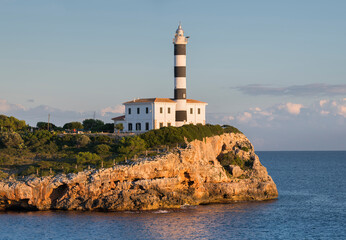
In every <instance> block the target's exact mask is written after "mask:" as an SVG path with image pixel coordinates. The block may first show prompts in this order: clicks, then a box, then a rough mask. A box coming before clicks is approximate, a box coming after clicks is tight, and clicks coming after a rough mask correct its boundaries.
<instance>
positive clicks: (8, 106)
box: [0, 99, 25, 113]
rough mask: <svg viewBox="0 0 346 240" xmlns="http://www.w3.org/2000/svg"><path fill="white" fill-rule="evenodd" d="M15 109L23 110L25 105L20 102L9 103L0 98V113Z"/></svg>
mask: <svg viewBox="0 0 346 240" xmlns="http://www.w3.org/2000/svg"><path fill="white" fill-rule="evenodd" d="M17 110H25V107H24V106H23V105H20V104H12V103H9V102H7V100H5V99H0V113H8V112H11V111H17Z"/></svg>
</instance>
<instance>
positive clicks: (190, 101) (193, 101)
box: [186, 99, 206, 103]
mask: <svg viewBox="0 0 346 240" xmlns="http://www.w3.org/2000/svg"><path fill="white" fill-rule="evenodd" d="M186 103H206V102H202V101H198V100H194V99H186Z"/></svg>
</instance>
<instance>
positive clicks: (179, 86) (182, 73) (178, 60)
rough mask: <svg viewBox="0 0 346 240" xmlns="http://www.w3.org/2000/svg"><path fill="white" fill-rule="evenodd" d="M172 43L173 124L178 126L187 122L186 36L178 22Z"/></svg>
mask: <svg viewBox="0 0 346 240" xmlns="http://www.w3.org/2000/svg"><path fill="white" fill-rule="evenodd" d="M173 44H174V101H175V102H176V103H177V105H176V110H175V121H176V122H175V124H176V126H177V127H180V126H182V125H184V124H185V123H187V111H186V45H187V38H186V37H185V36H184V31H183V29H182V27H181V24H179V26H178V29H177V31H176V32H175V36H174V38H173Z"/></svg>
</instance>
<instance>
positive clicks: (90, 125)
mask: <svg viewBox="0 0 346 240" xmlns="http://www.w3.org/2000/svg"><path fill="white" fill-rule="evenodd" d="M104 125H105V124H104V122H103V121H101V120H99V119H85V120H84V121H83V127H84V129H85V130H89V131H102V129H103V126H104Z"/></svg>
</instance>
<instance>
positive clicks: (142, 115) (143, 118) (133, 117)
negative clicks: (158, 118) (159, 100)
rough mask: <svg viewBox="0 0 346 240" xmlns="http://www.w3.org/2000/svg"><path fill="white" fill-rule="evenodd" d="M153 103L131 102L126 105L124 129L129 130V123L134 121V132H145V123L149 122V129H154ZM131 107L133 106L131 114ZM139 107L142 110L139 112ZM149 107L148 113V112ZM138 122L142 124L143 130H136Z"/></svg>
mask: <svg viewBox="0 0 346 240" xmlns="http://www.w3.org/2000/svg"><path fill="white" fill-rule="evenodd" d="M152 104H153V103H130V104H126V105H125V123H124V131H125V132H129V129H128V126H129V123H132V132H145V131H146V130H145V125H146V123H149V130H151V129H153V110H152ZM129 108H131V114H129ZM137 108H139V109H140V110H139V111H140V112H139V114H138V113H137ZM146 108H148V113H146ZM136 123H140V124H141V130H140V131H139V130H136Z"/></svg>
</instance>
